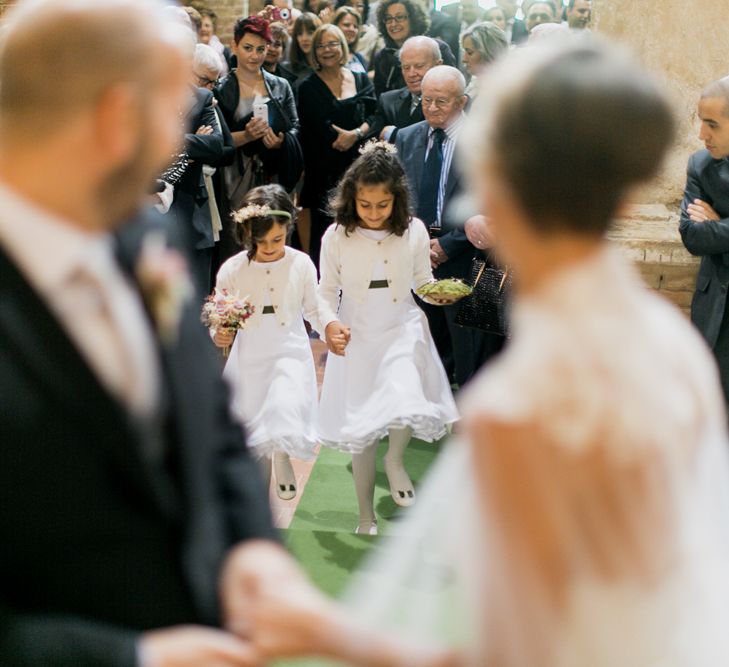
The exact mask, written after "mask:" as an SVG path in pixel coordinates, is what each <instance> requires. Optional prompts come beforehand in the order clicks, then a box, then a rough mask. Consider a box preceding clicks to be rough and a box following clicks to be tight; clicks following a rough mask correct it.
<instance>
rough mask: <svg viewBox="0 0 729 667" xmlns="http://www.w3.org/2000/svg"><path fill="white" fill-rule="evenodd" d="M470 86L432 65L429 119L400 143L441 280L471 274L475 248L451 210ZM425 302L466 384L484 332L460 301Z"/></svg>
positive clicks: (450, 365)
mask: <svg viewBox="0 0 729 667" xmlns="http://www.w3.org/2000/svg"><path fill="white" fill-rule="evenodd" d="M465 88H466V81H465V79H464V77H463V74H461V72H459V71H458V70H457V69H456V68H455V67H449V66H447V65H439V66H438V67H434V68H432V69H431V70H429V71H428V73H427V74H426V75H425V77H423V82H422V106H423V115H424V116H425V120H424V121H422V122H420V123H416V124H415V125H411V126H410V127H406V128H403V129H401V130H400V131H399V132H398V134H397V140H396V142H395V145H396V146H397V148H398V151H399V153H400V158H401V160H402V162H403V165H404V166H405V172H406V174H407V176H408V180H409V181H410V189H411V192H412V193H413V198H414V207H415V210H416V214H417V216H418V218H420V219H421V220H422V221H423V223H424V224H425V226H426V227H427V228H428V231H429V232H430V238H431V241H430V257H431V264H432V266H433V269H434V275H435V277H436V278H438V279H442V278H461V279H466V278H468V276H469V273H470V270H471V264H472V261H473V257H474V252H475V247H474V246H473V245H472V244H471V242H470V241H469V240H468V238H467V237H466V233H465V231H464V229H463V224H462V223H463V221H460V223H461V224H454V223H453V221H451V220H450V219H449V218H448V216H447V215H446V212H447V211H448V207H449V205H450V203H451V202H453V201H454V199H455V198H456V197H457V196H458V194H459V193H460V192H461V191H462V187H463V184H462V178H461V174H460V171H459V169H458V166H457V164H456V161H455V160H454V159H453V158H454V153H455V148H456V142H457V139H458V134H459V132H460V129H461V127H462V125H463V121H464V119H465V116H464V109H465V106H466V103H467V101H468V97H467V96H466V94H465ZM421 305H422V307H423V309H424V310H425V312H426V314H427V316H428V322H429V324H430V329H431V332H432V334H433V338H434V340H435V342H436V345H437V347H438V351H439V352H440V355H441V358H442V360H443V365H444V366H445V368H446V371H448V372H449V373H451V377H452V379H453V381H454V382H455V384H457V385H459V386H462V385H464V384H465V383H466V382H468V380H469V379H470V378H471V377H472V375H473V374H474V372H475V371H476V369H477V368H478V366H479V365H480V361H481V355H482V350H481V346H482V343H483V341H482V338H483V337H482V334H480V333H478V332H476V331H475V330H470V329H465V328H463V327H459V326H457V325H456V324H455V318H456V313H457V311H458V306H457V305H454V306H445V307H437V308H436V307H430V306H428V304H426V303H422V304H421Z"/></svg>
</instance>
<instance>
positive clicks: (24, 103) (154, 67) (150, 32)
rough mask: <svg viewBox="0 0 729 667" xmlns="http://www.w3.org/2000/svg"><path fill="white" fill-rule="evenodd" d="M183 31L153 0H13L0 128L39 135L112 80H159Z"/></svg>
mask: <svg viewBox="0 0 729 667" xmlns="http://www.w3.org/2000/svg"><path fill="white" fill-rule="evenodd" d="M185 30H186V28H184V27H183V26H182V25H181V24H180V23H179V21H175V20H173V19H172V18H171V16H170V15H169V13H167V12H165V11H164V9H163V6H162V5H161V3H158V2H157V0H104V1H103V2H100V1H99V0H26V1H24V2H20V3H19V4H18V5H17V6H16V7H15V8H14V9H13V10H11V11H10V12H9V13H8V15H7V21H6V25H5V26H4V30H3V35H2V40H1V41H0V82H1V84H0V131H4V130H7V132H8V133H22V131H23V130H24V129H28V130H33V131H34V132H36V133H39V132H43V133H46V134H47V133H49V132H53V131H54V130H56V129H59V128H62V127H63V126H64V124H65V123H66V122H67V121H68V120H69V119H70V118H71V117H73V115H74V114H76V113H78V112H80V111H81V110H83V109H89V108H91V107H92V106H93V105H94V103H96V102H97V101H98V100H99V99H100V98H101V97H102V95H103V94H104V92H105V91H107V90H109V89H110V88H112V87H113V86H115V85H118V84H124V83H126V84H132V85H134V86H141V87H144V86H145V85H147V84H149V83H150V82H156V81H160V80H162V79H163V78H164V76H165V72H164V70H165V68H167V67H169V66H170V63H169V62H168V58H169V55H170V51H173V50H175V49H184V45H185V36H184V34H185ZM188 41H189V37H188ZM165 53H167V56H168V58H165V57H164V56H165Z"/></svg>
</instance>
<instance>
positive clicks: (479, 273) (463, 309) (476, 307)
mask: <svg viewBox="0 0 729 667" xmlns="http://www.w3.org/2000/svg"><path fill="white" fill-rule="evenodd" d="M470 284H471V286H472V287H473V292H471V294H470V295H469V296H467V297H465V298H464V299H462V300H461V303H460V305H459V308H458V313H457V314H456V324H458V325H459V326H462V327H469V328H471V329H478V330H479V331H483V332H484V333H488V334H492V335H496V336H507V337H508V335H509V326H508V313H507V309H508V306H507V302H508V300H509V292H510V291H511V276H510V274H509V271H508V269H507V270H506V271H504V270H502V269H498V268H495V267H493V266H490V265H489V264H488V263H487V262H486V261H484V260H483V259H474V260H473V264H472V265H471V280H470Z"/></svg>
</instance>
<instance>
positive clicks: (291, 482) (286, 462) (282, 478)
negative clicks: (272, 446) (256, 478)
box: [273, 453, 296, 500]
mask: <svg viewBox="0 0 729 667" xmlns="http://www.w3.org/2000/svg"><path fill="white" fill-rule="evenodd" d="M273 472H274V475H275V476H276V495H277V496H278V497H279V498H281V500H292V499H293V498H296V475H295V474H294V469H293V467H292V466H291V460H290V459H289V457H288V455H286V454H279V453H276V454H274V457H273Z"/></svg>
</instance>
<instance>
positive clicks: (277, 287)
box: [215, 247, 321, 331]
mask: <svg viewBox="0 0 729 667" xmlns="http://www.w3.org/2000/svg"><path fill="white" fill-rule="evenodd" d="M215 287H216V288H217V289H227V290H228V291H229V292H230V293H233V294H238V295H239V296H241V297H246V296H247V297H248V299H249V301H250V302H251V303H252V304H253V305H254V306H255V312H254V313H253V315H252V316H251V317H250V319H249V320H248V324H247V326H250V327H257V326H259V325H260V323H261V317H263V306H264V304H265V295H266V294H267V293H268V294H269V295H270V301H271V304H272V305H273V307H274V309H275V311H276V313H275V317H276V319H277V320H278V322H279V324H280V326H282V327H290V326H291V325H292V324H294V323H295V322H296V321H297V320H298V319H301V317H302V313H303V316H304V318H305V319H307V320H308V321H309V322H310V323H311V326H312V328H313V329H315V330H316V331H321V329H320V328H319V326H320V325H319V299H318V296H317V291H316V268H315V267H314V264H313V263H312V261H311V259H309V256H308V255H306V254H304V253H303V252H300V251H299V250H294V249H293V248H289V247H287V248H286V254H285V255H284V257H283V259H282V260H280V261H278V262H273V263H271V266H270V267H268V268H265V269H264V268H261V267H260V266H253V265H252V263H251V262H249V261H248V255H247V253H246V252H241V253H238V254H237V255H235V256H233V257H231V258H230V259H229V260H227V261H226V262H225V263H224V264H223V265H222V266H221V267H220V270H219V271H218V277H217V280H216V282H215ZM266 317H270V315H266Z"/></svg>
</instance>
